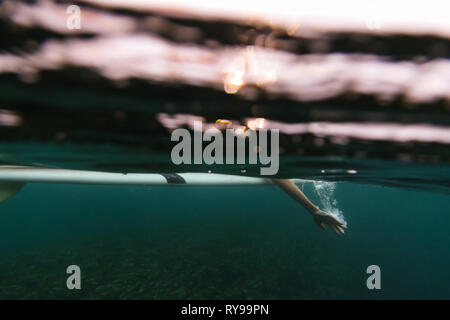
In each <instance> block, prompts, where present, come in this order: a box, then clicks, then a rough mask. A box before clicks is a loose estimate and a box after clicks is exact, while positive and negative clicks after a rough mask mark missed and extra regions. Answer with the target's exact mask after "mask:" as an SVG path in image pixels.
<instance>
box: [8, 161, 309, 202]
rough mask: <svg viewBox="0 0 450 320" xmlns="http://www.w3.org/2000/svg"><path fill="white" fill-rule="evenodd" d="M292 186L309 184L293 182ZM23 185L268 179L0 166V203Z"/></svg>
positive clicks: (224, 182)
mask: <svg viewBox="0 0 450 320" xmlns="http://www.w3.org/2000/svg"><path fill="white" fill-rule="evenodd" d="M292 181H293V182H294V183H305V182H308V180H302V179H292ZM26 183H56V184H90V185H124V186H125V185H134V186H263V185H272V181H271V180H270V179H269V178H263V177H245V176H237V175H227V174H215V173H115V172H100V171H88V170H71V169H59V168H41V167H26V166H0V202H2V201H5V200H7V199H9V198H10V197H12V196H13V195H14V194H16V193H17V192H19V191H20V190H21V189H22V187H23V186H24V185H25V184H26Z"/></svg>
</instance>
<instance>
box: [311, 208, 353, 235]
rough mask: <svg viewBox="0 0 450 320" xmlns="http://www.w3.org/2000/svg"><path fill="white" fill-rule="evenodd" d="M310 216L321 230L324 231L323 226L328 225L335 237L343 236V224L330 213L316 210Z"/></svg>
mask: <svg viewBox="0 0 450 320" xmlns="http://www.w3.org/2000/svg"><path fill="white" fill-rule="evenodd" d="M312 216H313V219H314V222H315V223H317V225H318V226H319V227H320V228H322V229H323V230H326V227H325V226H326V225H328V226H329V227H330V228H331V230H333V231H334V232H335V233H336V234H337V235H343V234H344V229H345V228H346V226H345V224H344V223H342V222H341V221H339V220H338V219H337V218H336V217H334V216H333V215H331V214H330V213H328V212H325V211H322V210H318V211H316V212H315V213H314V214H313V215H312Z"/></svg>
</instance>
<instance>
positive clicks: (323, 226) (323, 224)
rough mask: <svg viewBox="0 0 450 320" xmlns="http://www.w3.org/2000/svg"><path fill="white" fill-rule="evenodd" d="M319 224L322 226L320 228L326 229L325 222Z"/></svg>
mask: <svg viewBox="0 0 450 320" xmlns="http://www.w3.org/2000/svg"><path fill="white" fill-rule="evenodd" d="M319 226H320V227H321V228H322V230H327V227H325V223H319Z"/></svg>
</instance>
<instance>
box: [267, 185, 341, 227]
mask: <svg viewBox="0 0 450 320" xmlns="http://www.w3.org/2000/svg"><path fill="white" fill-rule="evenodd" d="M271 180H272V182H273V183H274V184H275V185H277V186H278V187H279V188H280V189H281V190H283V191H284V192H286V193H287V194H288V195H289V196H290V197H291V198H292V199H294V200H295V201H297V202H298V203H300V204H301V205H302V206H303V207H304V208H305V209H306V210H307V211H308V212H309V213H310V214H311V216H312V217H313V219H314V222H315V223H317V225H318V226H319V227H321V228H322V229H323V230H325V229H326V228H325V225H328V226H329V227H330V228H331V229H332V230H333V231H334V232H335V233H336V234H338V235H342V234H344V229H345V225H344V224H343V223H342V222H341V221H339V220H338V219H337V218H336V217H334V216H332V215H331V214H329V213H328V212H325V211H322V210H320V209H319V207H317V206H316V205H314V203H312V202H311V201H310V200H309V199H308V197H306V195H305V194H304V193H303V192H302V191H301V190H300V189H299V188H298V187H297V185H296V184H295V183H294V182H292V181H291V180H289V179H271Z"/></svg>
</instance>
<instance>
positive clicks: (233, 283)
mask: <svg viewBox="0 0 450 320" xmlns="http://www.w3.org/2000/svg"><path fill="white" fill-rule="evenodd" d="M314 185H316V187H317V185H319V189H317V188H316V187H315V186H314ZM330 185H332V188H330ZM318 190H319V191H318ZM303 191H304V192H305V194H307V195H308V196H310V199H311V200H312V201H314V202H316V203H317V204H318V205H319V206H320V207H322V206H323V205H325V206H327V205H328V206H332V208H335V209H338V210H339V211H341V212H342V213H343V214H344V216H345V219H346V221H347V223H348V229H347V230H346V233H345V235H344V236H337V235H335V234H333V233H331V232H330V231H327V232H324V231H322V230H320V229H319V228H317V226H316V225H315V224H314V223H313V222H312V219H311V218H310V216H309V215H308V214H307V212H306V210H304V209H303V208H302V207H300V206H299V205H298V204H297V203H295V201H293V200H292V199H290V198H288V197H287V196H286V195H285V194H284V193H283V192H281V191H280V190H279V189H278V188H276V187H275V186H258V187H188V186H180V187H170V186H168V187H123V186H122V187H121V186H84V185H52V184H29V185H28V186H26V187H25V188H24V189H23V190H22V191H21V192H20V193H19V194H18V195H16V197H14V198H12V199H10V200H9V201H7V202H5V203H3V204H2V206H1V208H0V210H1V215H0V238H1V241H0V252H1V256H2V260H1V262H0V283H1V286H0V297H1V298H3V299H16V298H20V299H23V298H25V299H40V298H56V299H63V298H64V299H78V298H85V299H98V298H99V299H103V298H106V299H116V298H118V299H142V298H145V299H355V298H356V299H380V298H381V299H405V298H412V299H431V298H438V299H448V298H450V291H449V287H448V284H449V283H450V279H449V277H450V275H449V274H448V270H449V268H450V255H449V243H450V234H449V232H448V228H449V226H450V216H449V215H448V212H449V210H450V202H449V196H448V194H446V193H440V192H430V191H428V190H414V189H406V188H394V187H391V186H380V185H370V184H361V183H349V182H342V183H341V182H336V183H334V182H327V183H326V187H325V188H323V186H322V188H320V183H317V182H316V183H307V184H305V185H304V186H303ZM323 197H326V199H329V200H330V201H331V202H330V203H328V204H327V203H325V204H322V203H321V199H322V198H323ZM329 208H331V207H329ZM329 208H327V209H329ZM73 264H75V265H78V266H80V268H81V270H82V290H73V291H70V290H67V288H66V285H65V282H66V279H67V274H66V268H67V266H69V265H73ZM369 265H378V266H379V267H380V269H381V289H380V290H368V288H367V286H366V279H367V278H368V276H369V275H368V274H367V273H366V269H367V267H368V266H369Z"/></svg>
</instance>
